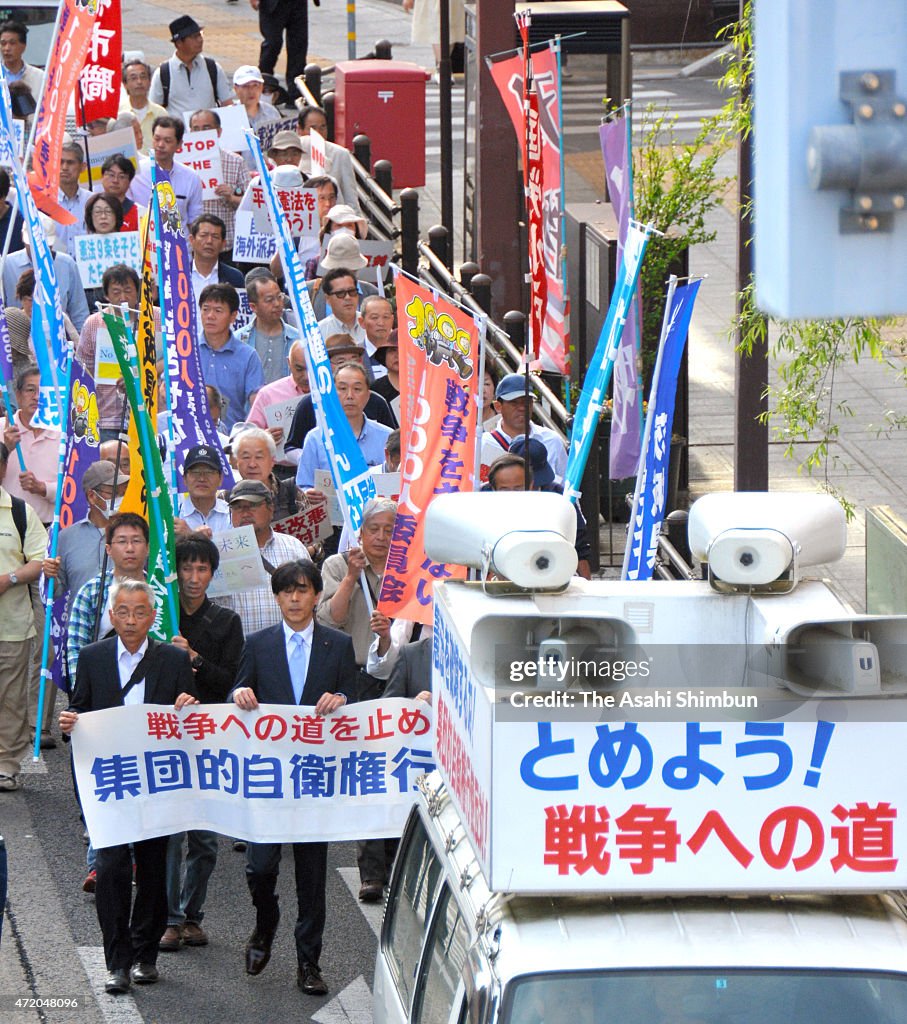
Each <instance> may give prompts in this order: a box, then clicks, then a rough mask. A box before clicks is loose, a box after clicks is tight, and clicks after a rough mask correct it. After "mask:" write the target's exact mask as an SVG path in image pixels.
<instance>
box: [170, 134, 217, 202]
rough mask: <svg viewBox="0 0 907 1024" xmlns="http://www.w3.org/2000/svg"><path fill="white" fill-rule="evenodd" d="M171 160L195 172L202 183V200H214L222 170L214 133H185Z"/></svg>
mask: <svg viewBox="0 0 907 1024" xmlns="http://www.w3.org/2000/svg"><path fill="white" fill-rule="evenodd" d="M173 159H174V160H175V161H176V162H177V163H178V164H182V165H183V166H184V167H188V168H189V169H190V170H193V171H195V173H196V174H197V175H198V176H199V178H200V179H201V182H202V199H216V198H217V191H216V189H217V186H218V185H219V184H220V183H221V178H222V176H223V168H222V165H221V159H220V144H219V142H218V136H217V132H216V131H206V132H187V133H186V134H185V135H184V136H183V144H182V145H181V146H180V148H179V149H178V150H177V151H176V154H175V155H174V157H173Z"/></svg>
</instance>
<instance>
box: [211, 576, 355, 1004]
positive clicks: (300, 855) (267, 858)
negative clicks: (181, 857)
mask: <svg viewBox="0 0 907 1024" xmlns="http://www.w3.org/2000/svg"><path fill="white" fill-rule="evenodd" d="M321 587H322V583H321V573H320V572H319V571H318V569H316V568H315V566H314V565H312V563H311V562H303V561H295V562H286V563H284V564H283V565H281V566H280V567H279V568H277V569H276V570H275V572H274V574H273V575H272V576H271V590H272V591H273V593H274V596H275V597H276V599H277V604H278V606H279V607H280V614H281V616H282V621H281V622H280V624H279V625H277V626H269V627H268V628H267V629H262V630H260V631H259V632H257V633H253V634H252V635H251V636H249V637H247V638H246V645H245V647H244V648H243V653H242V657H241V658H240V662H239V672H238V673H237V676H236V686H235V687H234V689H233V691H232V694H231V696H232V698H233V701H234V702H235V704H236V706H237V707H239V708H242V709H243V710H244V711H251V710H254V709H255V708H257V707H258V705H259V702H260V703H262V704H296V705H304V706H306V707H311V706H313V705H314V708H315V714H317V715H329V714H331V712H333V711H336V710H337V708H341V707H343V705H344V704H346V703H347V701H348V700H351V699H352V698H353V695H354V694H355V692H356V660H355V657H354V656H353V644H352V641H351V640H350V638H349V637H348V636H346V635H345V634H343V633H340V632H339V631H338V630H336V629H331V628H329V627H328V626H322V625H320V624H318V623H316V622H315V619H314V612H315V605H316V604H317V603H318V595H319V594H320V593H321ZM280 853H281V844H280V843H249V845H248V848H247V852H246V881H247V882H248V883H249V892H250V893H251V894H252V902H253V904H254V905H255V913H256V918H255V931H254V932H252V934H251V936H250V937H249V941H248V942H247V943H246V973H247V974H261V972H262V971H263V970H264V969H265V966H266V965H267V963H268V961H269V960H270V959H271V943H272V942H273V941H274V933H275V932H276V931H277V922H278V921H279V920H280V910H279V908H278V905H277V896H276V894H275V891H274V890H275V886H276V884H277V872H278V870H279V867H280ZM293 858H294V861H295V866H296V900H297V904H298V915H297V918H296V930H295V937H296V956H297V959H298V962H299V971H298V974H297V977H296V984H297V985H298V986H299V987H300V988H301V989H302V991H303V992H305V993H306V994H307V995H313V996H323V995H327V991H328V987H327V985H326V983H325V981H324V978H322V976H321V969H320V967H319V959H320V957H321V938H322V934H323V932H324V922H325V917H326V912H327V911H326V896H325V885H326V882H327V858H328V844H327V843H324V842H314V843H293Z"/></svg>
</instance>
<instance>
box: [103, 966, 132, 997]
mask: <svg viewBox="0 0 907 1024" xmlns="http://www.w3.org/2000/svg"><path fill="white" fill-rule="evenodd" d="M104 991H105V992H107V993H108V994H109V995H112V996H121V995H123V994H124V993H125V992H128V991H129V974H128V972H127V971H124V970H119V971H108V972H107V980H106V981H105V982H104Z"/></svg>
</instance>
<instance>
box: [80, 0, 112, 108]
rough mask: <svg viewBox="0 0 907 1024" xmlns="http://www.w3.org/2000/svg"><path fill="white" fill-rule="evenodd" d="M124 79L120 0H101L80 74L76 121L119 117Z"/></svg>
mask: <svg viewBox="0 0 907 1024" xmlns="http://www.w3.org/2000/svg"><path fill="white" fill-rule="evenodd" d="M122 80H123V20H122V17H121V16H120V0H100V2H99V4H98V17H97V19H96V21H95V23H94V28H93V30H92V33H91V42H90V43H89V46H88V55H87V57H86V58H85V66H84V67H83V68H82V73H81V74H80V75H79V92H80V93H81V96H80V97H77V99H76V121H77V122H78V123H79V124H80V125H86V124H90V123H91V122H92V121H97V120H98V118H101V117H116V116H117V114H118V113H119V110H120V86H121V85H122Z"/></svg>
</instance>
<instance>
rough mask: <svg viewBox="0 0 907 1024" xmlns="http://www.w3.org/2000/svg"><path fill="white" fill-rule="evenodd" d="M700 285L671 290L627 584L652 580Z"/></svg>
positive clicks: (652, 397) (648, 421)
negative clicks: (677, 404) (682, 374)
mask: <svg viewBox="0 0 907 1024" xmlns="http://www.w3.org/2000/svg"><path fill="white" fill-rule="evenodd" d="M700 283H701V282H700V281H693V282H691V283H690V284H685V285H681V286H680V287H679V288H677V289H675V291H674V296H673V299H672V301H671V309H670V312H669V313H668V316H667V322H668V330H667V334H666V335H665V339H664V345H663V347H662V349H661V352H659V355H658V363H657V366H658V369H657V371H656V373H657V380H656V381H653V386H652V394H651V395H650V396H649V411H648V415H647V417H646V429H645V436H646V438H647V445H646V448H645V452H644V460H643V468H642V478H641V479H640V480H639V481H638V484H637V489H636V493H637V500H636V502H635V504H634V506H633V513H632V515H631V516H630V524H631V531H630V536H629V539H628V543H627V557H626V558H625V560H624V570H623V573H622V578H623V579H625V580H649V579H651V578H652V570H653V568H654V566H655V555H656V553H657V551H658V535H659V534H660V533H661V524H662V520H663V519H664V514H665V502H666V501H667V496H668V459H669V456H670V453H671V428H672V426H673V424H674V400H675V398H676V396H677V377H678V375H679V373H680V361H681V359H682V358H683V349H684V345H685V344H686V340H687V334H688V333H689V330H690V317H691V316H692V315H693V303H694V302H695V301H696V294H697V292H698V291H699V285H700Z"/></svg>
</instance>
